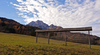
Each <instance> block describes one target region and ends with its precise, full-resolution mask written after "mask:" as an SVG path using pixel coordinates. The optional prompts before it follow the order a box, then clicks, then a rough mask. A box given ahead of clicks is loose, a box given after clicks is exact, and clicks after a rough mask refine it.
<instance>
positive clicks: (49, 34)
mask: <svg viewBox="0 0 100 55" xmlns="http://www.w3.org/2000/svg"><path fill="white" fill-rule="evenodd" d="M49 39H50V33H49V32H48V44H49V41H50V40H49Z"/></svg>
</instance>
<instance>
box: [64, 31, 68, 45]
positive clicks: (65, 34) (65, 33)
mask: <svg viewBox="0 0 100 55" xmlns="http://www.w3.org/2000/svg"><path fill="white" fill-rule="evenodd" d="M64 37H65V46H67V35H66V32H64Z"/></svg>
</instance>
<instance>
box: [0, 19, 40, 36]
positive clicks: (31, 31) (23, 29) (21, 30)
mask: <svg viewBox="0 0 100 55" xmlns="http://www.w3.org/2000/svg"><path fill="white" fill-rule="evenodd" d="M36 29H40V28H38V27H32V26H30V25H22V24H20V23H18V22H16V21H14V20H12V19H7V18H4V17H0V32H6V33H18V34H25V35H32V36H35V30H36Z"/></svg>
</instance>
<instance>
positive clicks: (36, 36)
mask: <svg viewBox="0 0 100 55" xmlns="http://www.w3.org/2000/svg"><path fill="white" fill-rule="evenodd" d="M37 40H38V32H36V43H37Z"/></svg>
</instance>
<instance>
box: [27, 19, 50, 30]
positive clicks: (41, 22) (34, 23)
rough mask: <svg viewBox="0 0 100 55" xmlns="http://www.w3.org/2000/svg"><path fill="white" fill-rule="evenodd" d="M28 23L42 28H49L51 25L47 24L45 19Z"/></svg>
mask: <svg viewBox="0 0 100 55" xmlns="http://www.w3.org/2000/svg"><path fill="white" fill-rule="evenodd" d="M28 25H30V26H34V27H39V28H41V29H47V27H49V26H48V25H47V24H45V23H44V22H43V21H40V20H37V21H36V22H35V21H32V22H30V23H29V24H28Z"/></svg>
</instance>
